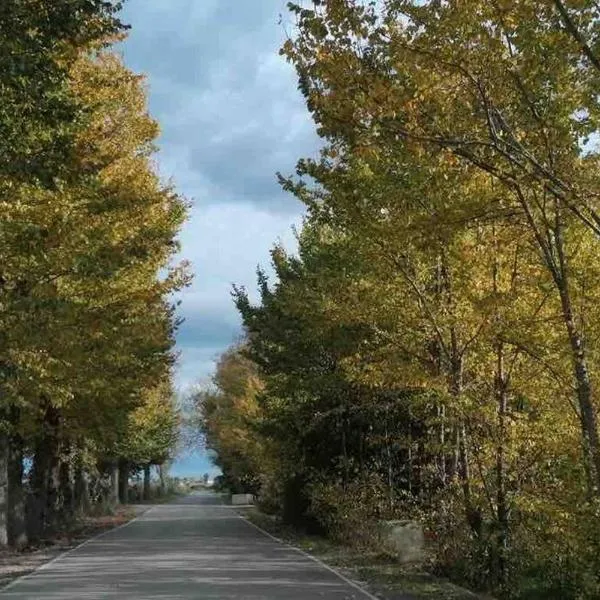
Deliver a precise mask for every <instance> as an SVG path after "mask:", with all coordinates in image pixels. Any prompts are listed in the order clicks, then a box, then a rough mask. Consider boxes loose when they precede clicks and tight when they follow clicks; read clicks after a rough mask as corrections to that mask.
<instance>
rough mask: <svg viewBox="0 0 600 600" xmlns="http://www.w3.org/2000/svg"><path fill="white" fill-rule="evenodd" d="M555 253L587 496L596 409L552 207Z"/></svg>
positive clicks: (596, 445)
mask: <svg viewBox="0 0 600 600" xmlns="http://www.w3.org/2000/svg"><path fill="white" fill-rule="evenodd" d="M554 233H555V236H554V240H555V245H556V252H557V255H558V259H559V264H558V268H559V269H560V270H557V268H555V270H554V272H553V276H554V281H555V283H556V285H557V287H558V290H559V294H560V301H561V306H562V311H563V318H564V321H565V327H566V330H567V335H568V337H569V344H570V346H571V360H572V363H573V373H574V376H575V382H576V386H577V400H578V404H579V416H580V419H581V430H582V441H583V451H584V461H585V462H587V465H586V466H587V468H588V469H589V470H590V472H591V473H592V481H591V482H590V484H591V485H590V495H592V496H595V497H599V496H600V439H599V437H598V421H597V416H596V409H595V408H594V404H593V401H592V385H591V381H590V373H589V368H588V364H587V356H586V352H585V346H584V341H583V335H582V334H581V332H580V331H579V329H578V327H577V324H576V320H575V315H574V313H573V304H572V301H571V291H570V285H569V265H568V261H567V257H566V255H565V248H564V240H563V224H562V220H561V215H560V210H559V207H558V206H557V207H556V225H555V230H554Z"/></svg>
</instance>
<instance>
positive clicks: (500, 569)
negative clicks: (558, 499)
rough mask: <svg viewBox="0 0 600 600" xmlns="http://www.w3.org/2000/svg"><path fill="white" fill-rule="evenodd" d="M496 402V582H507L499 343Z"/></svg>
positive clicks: (504, 396)
mask: <svg viewBox="0 0 600 600" xmlns="http://www.w3.org/2000/svg"><path fill="white" fill-rule="evenodd" d="M496 352H497V354H496V382H495V384H496V385H495V387H496V402H497V405H498V445H497V447H496V518H497V521H498V539H497V552H498V561H497V563H498V564H497V580H498V582H499V583H501V584H505V583H506V582H507V577H508V572H507V563H506V559H507V553H508V536H509V509H508V501H507V497H506V452H505V446H506V416H507V415H506V413H507V408H508V397H507V396H508V394H507V386H508V381H507V376H506V373H505V369H504V348H503V344H502V343H499V344H498V347H497V350H496Z"/></svg>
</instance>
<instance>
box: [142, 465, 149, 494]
mask: <svg viewBox="0 0 600 600" xmlns="http://www.w3.org/2000/svg"><path fill="white" fill-rule="evenodd" d="M142 498H143V499H144V500H150V465H144V489H143V492H142Z"/></svg>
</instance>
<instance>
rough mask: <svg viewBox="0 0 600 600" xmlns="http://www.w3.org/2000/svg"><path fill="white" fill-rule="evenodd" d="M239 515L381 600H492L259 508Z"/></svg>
mask: <svg viewBox="0 0 600 600" xmlns="http://www.w3.org/2000/svg"><path fill="white" fill-rule="evenodd" d="M237 512H238V513H239V514H240V515H241V516H242V517H243V518H245V519H246V520H248V521H249V522H251V523H253V524H254V525H256V526H257V527H259V528H260V529H262V530H264V531H265V532H267V533H268V534H269V535H272V536H274V537H275V538H277V539H279V540H281V541H283V542H284V543H287V544H289V545H291V546H293V547H296V548H298V549H300V550H302V551H303V552H306V553H307V554H309V555H310V556H312V557H314V558H316V559H317V560H318V561H319V562H322V563H323V564H325V565H326V566H327V567H330V568H333V569H334V570H335V571H336V572H338V573H340V574H341V575H342V576H343V577H344V578H347V579H349V580H350V581H351V582H354V583H356V584H358V585H359V586H361V587H363V588H364V589H365V590H367V591H368V592H369V593H370V594H372V595H373V596H375V597H377V598H381V599H382V600H440V599H442V598H443V599H444V600H492V599H491V598H489V597H487V596H482V595H478V594H475V593H473V592H471V591H469V590H466V589H464V588H461V587H459V586H456V585H454V584H453V583H451V582H449V581H447V580H444V579H440V578H437V577H434V576H433V575H431V574H429V573H427V572H425V571H423V570H422V569H420V568H418V567H403V566H402V565H400V564H399V563H398V562H397V560H395V558H394V557H393V556H392V555H390V554H387V553H384V552H379V553H376V552H373V551H365V550H360V551H357V550H353V549H351V548H348V547H345V546H341V545H339V544H335V543H333V542H331V541H329V540H327V539H325V538H322V537H318V536H310V535H305V534H302V533H300V532H298V531H297V530H295V529H293V528H291V527H287V526H285V525H283V524H282V523H281V522H280V521H278V520H277V519H275V518H273V517H270V516H268V515H265V514H263V513H261V512H259V511H258V510H257V509H256V508H239V509H238V510H237Z"/></svg>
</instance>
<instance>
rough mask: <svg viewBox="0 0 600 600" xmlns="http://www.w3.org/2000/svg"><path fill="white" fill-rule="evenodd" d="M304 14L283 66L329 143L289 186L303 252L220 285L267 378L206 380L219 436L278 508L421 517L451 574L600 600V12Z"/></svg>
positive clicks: (355, 4)
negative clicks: (254, 281) (244, 280)
mask: <svg viewBox="0 0 600 600" xmlns="http://www.w3.org/2000/svg"><path fill="white" fill-rule="evenodd" d="M310 5H311V6H310V8H307V7H306V6H304V7H303V6H296V5H294V4H291V5H290V9H291V11H292V13H293V15H295V18H296V20H297V31H296V34H295V35H293V36H291V37H290V39H289V40H288V41H287V42H286V44H285V46H284V48H283V54H284V55H285V56H286V57H287V58H288V59H289V61H290V62H291V63H292V64H293V65H294V66H295V67H296V69H297V72H298V77H299V84H300V89H301V91H302V93H303V94H304V95H305V97H306V100H307V105H308V108H309V110H310V111H311V114H312V116H313V118H314V121H315V123H316V124H317V126H318V132H319V134H320V135H321V137H322V139H323V149H322V152H321V154H320V157H319V158H318V159H317V160H301V161H300V162H299V164H298V171H297V176H296V177H291V178H281V182H282V185H283V186H284V188H285V189H286V190H288V191H289V192H290V193H292V194H294V195H295V196H296V197H297V198H298V199H300V200H301V201H302V202H303V203H304V204H305V205H306V207H307V217H306V220H305V224H304V228H303V230H302V233H301V234H300V235H299V240H298V241H299V252H298V255H297V256H289V255H287V254H286V253H285V252H284V251H283V249H281V248H279V247H276V248H275V249H274V250H273V267H274V270H275V273H276V280H275V282H274V284H273V285H269V284H268V282H267V279H266V277H265V275H264V274H263V273H259V291H260V295H261V298H260V302H259V303H258V304H257V305H255V304H253V303H252V302H250V300H249V298H248V295H247V294H246V292H245V290H243V289H236V290H235V293H234V296H235V301H236V303H237V306H238V308H239V310H240V313H241V315H242V318H243V321H244V325H245V329H246V332H247V339H246V342H245V345H244V347H243V348H242V349H241V350H239V351H237V353H234V354H233V355H228V356H229V358H228V359H227V360H232V356H233V357H235V356H238V357H239V358H237V359H236V360H238V361H241V360H243V361H248V360H249V361H251V365H252V366H247V367H246V372H247V375H246V377H247V378H249V377H250V373H253V374H252V377H253V378H254V377H256V376H258V378H259V381H260V385H255V386H254V387H253V390H254V392H253V395H252V398H253V404H252V410H251V412H246V407H245V405H243V404H241V403H237V402H233V398H234V397H237V395H236V394H234V393H232V392H230V391H229V389H228V388H227V387H224V386H223V385H222V384H221V383H219V382H218V381H217V384H218V392H217V393H216V395H214V398H215V399H214V400H212V402H213V403H215V404H216V405H217V406H218V409H215V408H214V406H211V409H210V410H209V411H207V412H206V419H207V423H206V425H205V427H206V429H207V430H208V431H209V432H210V435H209V443H211V444H212V446H213V447H214V448H215V449H216V450H217V451H218V452H220V453H221V454H222V455H223V456H225V455H226V453H227V452H231V451H233V450H235V452H236V453H242V457H241V459H239V460H237V459H236V460H237V462H235V467H236V468H240V466H244V469H246V472H247V473H249V474H252V477H253V478H254V479H258V480H260V481H261V482H262V487H261V492H260V493H261V495H262V496H263V499H264V501H266V502H267V503H268V504H269V505H271V506H272V507H273V508H275V509H277V510H280V511H281V512H282V514H283V515H284V516H285V517H286V518H287V519H288V520H295V521H296V522H304V523H305V524H306V523H309V524H312V525H317V526H319V527H321V528H323V529H324V530H326V531H327V532H328V533H330V534H331V535H334V536H337V537H340V538H342V539H345V540H355V541H360V542H365V543H367V541H368V539H369V533H370V532H373V531H375V530H376V527H375V524H376V523H377V521H380V520H383V519H388V518H398V517H402V518H415V519H419V520H421V521H422V522H423V524H424V526H425V527H426V529H427V532H428V537H429V539H430V543H431V549H432V550H433V552H434V554H435V559H436V565H437V568H438V569H440V570H441V571H443V572H445V573H447V574H449V575H451V576H452V577H454V578H455V579H457V580H461V581H466V582H469V583H470V584H471V585H473V586H475V587H479V588H487V589H493V590H494V591H495V592H496V593H497V594H498V595H501V596H503V597H515V598H557V599H558V598H560V599H568V598H597V597H598V596H599V595H600V580H599V577H598V574H599V573H600V564H599V563H598V556H599V552H598V550H599V549H600V527H599V525H598V523H599V520H598V518H599V516H600V513H599V510H600V443H599V433H598V398H597V394H598V393H597V389H598V372H599V369H600V363H599V362H598V357H599V350H600V346H599V343H600V337H599V334H600V331H598V323H599V322H600V314H599V313H598V310H599V309H598V307H599V306H600V302H599V301H600V284H599V282H600V264H599V263H598V259H597V256H598V250H599V247H600V246H599V242H598V233H599V225H598V224H599V223H600V218H599V214H600V213H599V212H598V211H599V210H600V206H599V204H598V198H599V197H600V180H599V179H598V159H599V157H600V156H599V153H598V151H599V149H598V146H597V136H598V129H599V123H598V115H599V113H598V93H599V92H600V89H599V86H600V79H599V76H600V69H599V67H600V61H599V59H598V57H599V56H600V48H599V47H598V46H599V44H600V37H599V32H600V30H599V29H598V22H599V18H600V14H598V8H597V6H596V4H595V3H593V2H585V1H584V2H573V1H570V0H569V1H567V2H563V1H561V0H555V1H548V2H536V1H533V0H516V1H512V2H501V1H489V0H485V1H483V0H467V1H464V2H435V1H431V2H422V1H412V0H386V1H383V2H360V1H358V0H319V1H316V0H315V1H313V2H311V3H310ZM240 353H241V354H240ZM253 369H255V371H253ZM247 380H248V379H247ZM221 411H222V412H221ZM216 414H220V416H219V419H218V420H217V419H216V417H215V415H216ZM231 424H235V428H236V431H237V430H238V429H239V428H242V433H240V432H239V431H237V433H235V434H234V433H233V431H234V430H233V429H231ZM244 437H250V439H252V440H253V442H252V445H251V446H248V445H245V446H241V445H240V444H239V443H238V442H239V440H241V439H243V438H244ZM256 448H259V450H260V452H257V450H256ZM247 451H248V452H250V451H251V454H249V453H246V452H247ZM250 456H252V457H254V456H259V457H261V462H260V463H259V464H258V467H257V464H256V462H252V461H250ZM229 460H230V459H228V461H229ZM223 467H224V468H225V471H226V474H231V473H232V472H233V471H232V467H230V466H229V462H225V461H224V462H223ZM257 468H258V469H259V472H258V473H257ZM235 477H236V478H237V480H238V481H240V480H241V476H240V474H239V473H236V475H235Z"/></svg>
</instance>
